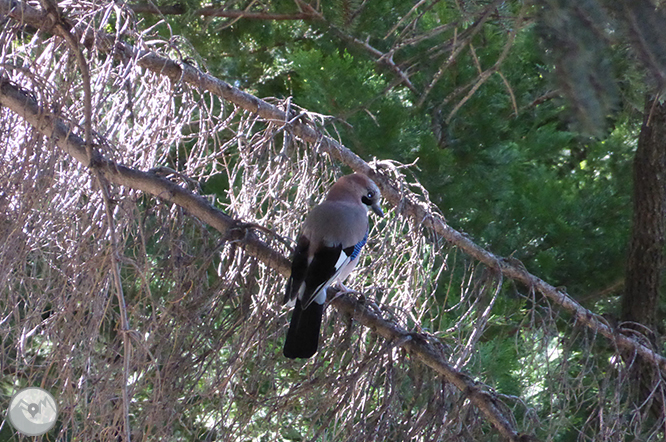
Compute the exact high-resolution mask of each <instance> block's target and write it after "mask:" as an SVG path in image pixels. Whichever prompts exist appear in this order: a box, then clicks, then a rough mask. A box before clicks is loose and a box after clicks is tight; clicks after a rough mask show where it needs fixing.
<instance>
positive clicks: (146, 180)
mask: <svg viewBox="0 0 666 442" xmlns="http://www.w3.org/2000/svg"><path fill="white" fill-rule="evenodd" d="M0 12H1V13H3V14H6V15H8V16H10V17H11V18H13V19H14V20H16V21H18V22H21V23H27V24H30V25H32V26H34V27H37V28H40V29H42V30H50V29H51V27H52V23H50V22H49V21H48V20H47V19H46V18H47V17H46V15H45V14H44V13H43V12H41V11H39V10H37V9H35V8H33V7H31V6H29V5H27V4H25V3H17V2H12V1H10V0H2V1H0ZM73 31H75V32H80V30H79V29H78V28H77V29H75V30H73ZM79 37H80V35H79ZM93 37H94V38H93ZM85 41H86V42H87V43H89V44H92V42H93V41H94V42H95V44H97V45H98V49H99V50H102V51H107V52H113V53H114V55H115V56H116V57H119V58H125V59H130V58H134V57H136V58H137V60H138V64H139V65H140V66H142V67H144V68H147V69H149V70H151V71H153V72H155V73H158V74H162V75H167V76H169V78H171V79H172V80H175V81H184V82H186V83H188V84H191V85H193V86H195V87H197V88H199V89H200V90H207V91H210V92H212V93H214V94H216V95H218V96H220V97H221V98H223V99H225V100H228V101H230V102H232V103H234V104H236V105H238V106H240V107H241V108H243V109H246V110H248V111H250V112H253V113H256V114H257V115H260V116H261V117H262V118H264V119H266V120H269V121H273V122H276V123H278V124H287V122H288V121H290V120H292V119H293V117H294V115H287V114H285V112H283V111H282V110H281V109H279V108H277V107H275V106H273V105H271V104H269V103H267V102H266V101H264V100H261V99H259V98H257V97H255V96H253V95H251V94H247V93H245V92H243V91H240V90H239V89H237V88H234V87H232V86H231V85H229V84H227V83H225V82H223V81H221V80H219V79H217V78H215V77H213V76H211V75H208V74H206V73H204V72H202V71H200V70H198V69H196V68H195V67H193V66H190V65H188V64H185V63H178V62H176V61H173V60H171V59H168V58H165V57H162V56H159V55H157V54H155V53H153V52H149V51H144V50H138V49H135V48H133V47H132V46H130V45H128V44H126V43H116V42H115V41H114V40H113V39H112V38H111V37H109V36H105V35H103V34H98V35H86V39H85ZM0 89H1V91H0V92H1V94H2V100H1V101H2V103H3V105H5V106H8V107H10V108H12V109H13V110H14V111H15V112H17V113H19V114H20V115H21V116H22V117H23V118H25V119H26V120H27V121H28V122H30V123H31V124H32V125H34V126H35V127H37V128H38V129H39V130H40V131H42V133H44V134H46V135H47V136H53V137H55V138H56V139H57V140H58V143H59V145H60V146H61V147H62V148H63V149H65V150H66V151H67V152H69V153H70V154H71V155H72V156H74V157H75V158H76V159H77V160H79V161H81V162H83V163H84V164H85V160H86V154H85V148H83V147H82V146H83V145H84V144H83V140H81V139H80V138H79V137H77V136H76V135H74V134H72V133H70V132H69V130H68V129H67V127H66V126H65V125H64V124H63V123H61V122H59V121H57V120H55V119H54V118H53V117H51V116H49V115H47V114H45V113H41V110H40V108H39V107H38V105H37V103H36V102H34V100H32V99H31V98H28V97H27V96H26V94H24V93H23V92H21V91H20V90H18V89H16V88H15V87H14V86H12V85H10V84H8V83H4V84H2V87H1V88H0ZM291 129H292V131H293V133H294V134H296V135H297V136H299V137H300V138H302V139H303V140H305V141H308V142H313V143H319V145H320V146H321V149H322V150H323V151H324V152H327V153H328V154H329V155H331V156H332V157H333V158H335V159H337V160H339V161H341V162H343V163H344V164H346V165H348V166H349V167H351V168H352V169H354V170H356V171H359V172H364V173H368V174H370V175H371V176H372V177H373V179H374V180H375V181H376V182H377V183H378V185H379V186H380V188H381V190H382V194H383V195H384V197H385V198H386V200H388V201H389V202H390V203H391V204H392V205H394V206H395V207H396V208H397V211H398V212H399V213H400V214H402V215H403V216H406V217H410V218H412V219H414V220H415V221H416V222H417V224H422V225H423V226H425V227H427V228H429V229H431V230H432V231H434V232H435V233H437V234H438V235H440V236H441V237H443V238H445V239H446V240H447V241H449V242H450V243H451V244H453V245H455V246H457V247H459V248H460V249H461V250H463V251H464V252H465V253H467V254H468V255H470V256H471V257H473V258H475V259H477V260H478V261H480V262H482V263H484V264H485V265H487V266H488V267H491V268H495V269H498V270H499V271H501V272H502V274H503V275H504V276H506V277H508V278H511V279H514V280H516V281H519V282H521V283H523V284H525V285H526V286H527V287H530V288H532V289H535V290H538V291H539V292H540V293H542V294H543V295H544V296H546V297H547V298H548V299H550V300H551V301H552V302H553V303H555V304H557V305H559V306H560V307H561V308H563V309H564V310H566V311H567V312H569V313H570V314H571V315H572V316H573V318H574V320H575V321H576V323H578V324H583V325H585V326H586V327H588V328H589V329H591V330H592V331H594V332H597V333H599V334H601V335H603V336H605V337H606V338H608V339H609V340H610V342H612V343H613V344H614V345H616V346H617V347H618V348H619V349H621V350H622V351H624V352H628V353H637V354H639V355H640V356H641V357H643V358H644V359H645V360H648V361H650V362H651V363H653V364H655V365H656V366H659V367H660V369H661V370H662V372H666V359H665V358H664V357H662V356H661V355H659V354H657V353H656V352H654V351H652V350H651V349H650V348H648V347H646V346H644V345H642V344H641V343H639V342H638V341H637V340H635V339H633V338H631V337H628V336H626V335H624V334H622V333H620V332H619V331H618V330H616V329H614V328H612V327H611V326H609V325H608V324H607V323H606V321H605V320H604V319H603V318H601V317H600V316H598V315H596V314H594V313H592V312H590V311H589V310H587V309H585V308H583V307H582V306H581V305H580V304H579V303H577V302H576V301H575V300H573V299H572V298H571V297H570V296H569V295H568V294H567V293H565V292H564V291H562V290H559V289H557V288H555V287H553V286H551V285H550V284H548V283H547V282H545V281H543V280H541V279H540V278H537V277H536V276H534V275H532V274H531V273H529V272H528V271H527V270H526V269H525V268H524V267H523V266H522V264H520V263H519V262H515V261H514V260H505V259H502V258H500V257H498V256H496V255H494V254H492V253H490V252H488V251H487V250H485V249H483V248H481V247H479V246H478V245H476V244H475V243H474V242H473V241H472V240H470V239H469V238H468V237H466V236H465V235H463V234H461V233H460V232H458V231H456V230H455V229H453V228H451V227H450V226H449V225H448V224H447V223H446V221H445V220H444V219H443V217H441V216H440V215H438V214H436V213H434V212H433V211H432V210H431V208H430V207H429V206H427V205H425V204H424V203H420V202H418V199H417V197H416V195H414V194H413V193H411V192H409V191H408V190H404V189H400V188H398V187H396V186H394V185H393V184H392V183H391V182H390V181H389V180H388V179H387V178H386V177H385V176H384V175H383V174H382V173H381V170H378V171H375V170H374V169H373V168H372V167H371V166H370V165H368V164H367V163H366V162H365V161H363V160H362V159H361V158H359V157H358V156H357V155H355V154H354V153H353V152H352V151H350V150H349V149H347V148H346V147H344V146H342V145H341V144H340V143H338V142H337V141H335V140H333V139H332V138H330V137H327V136H325V135H323V134H322V133H321V132H320V131H319V130H317V129H316V128H315V127H313V126H312V125H310V124H308V123H307V122H302V121H295V122H294V123H293V124H292V125H291ZM96 161H98V163H97V164H96V165H95V167H99V168H100V170H102V171H103V174H104V176H105V177H107V179H109V181H111V182H114V183H117V184H121V185H126V186H129V187H133V188H136V189H139V190H142V191H145V192H148V193H151V194H153V195H156V196H158V197H159V198H161V199H163V200H165V201H169V202H172V203H175V204H178V205H180V206H181V207H184V208H185V209H187V210H188V211H189V212H190V213H192V214H194V215H195V216H197V217H198V218H199V219H201V220H202V221H204V222H206V223H208V224H210V225H211V226H213V227H215V228H216V229H217V230H219V231H223V232H227V233H228V234H229V235H230V237H231V238H233V239H234V240H238V241H239V242H241V243H242V245H243V247H245V249H246V250H247V251H248V253H250V254H251V255H252V256H255V257H257V258H258V259H260V260H261V261H262V262H264V263H267V265H269V266H270V267H272V268H274V269H276V270H278V271H279V272H280V273H282V274H286V273H287V272H288V266H289V264H288V261H287V260H286V259H285V258H284V257H283V256H282V255H281V254H279V253H276V252H274V251H272V249H270V248H269V247H268V246H266V245H265V244H264V243H263V242H261V241H260V240H259V239H257V238H256V237H255V235H254V234H253V233H252V232H251V231H249V232H248V231H247V229H244V228H240V227H238V224H237V221H235V220H234V219H232V218H230V217H228V216H226V215H225V214H224V213H222V212H221V211H219V210H216V209H214V208H212V207H211V206H210V205H209V204H208V203H207V202H206V201H205V200H204V199H203V198H201V197H198V196H194V195H192V194H191V193H189V192H188V191H186V190H184V189H182V188H181V187H179V186H177V185H176V184H174V183H171V182H170V181H168V180H164V179H161V178H159V177H157V176H155V175H154V174H151V173H147V172H140V171H136V170H133V169H129V168H126V167H123V166H120V165H116V164H114V163H112V162H110V161H107V160H104V159H102V158H97V159H96ZM343 299H344V298H343ZM359 310H360V309H356V308H355V309H354V311H356V312H358V311H359ZM367 321H368V323H367V324H368V325H370V324H371V323H373V320H372V318H368V319H367ZM380 325H381V324H380ZM380 330H381V331H380ZM378 333H380V334H382V335H383V336H389V337H391V336H395V333H394V332H393V331H391V330H384V329H379V328H378ZM383 333H387V334H386V335H384V334H383ZM405 345H406V346H412V345H416V344H415V341H414V340H412V341H409V342H408V343H405ZM484 411H485V410H484ZM489 419H491V418H489Z"/></svg>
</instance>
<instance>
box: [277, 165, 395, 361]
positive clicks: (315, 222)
mask: <svg viewBox="0 0 666 442" xmlns="http://www.w3.org/2000/svg"><path fill="white" fill-rule="evenodd" d="M380 197H381V194H380V192H379V189H378V188H377V185H376V184H375V183H374V182H373V181H372V180H371V179H370V178H368V177H367V176H365V175H363V174H360V173H354V174H351V175H345V176H343V177H342V178H340V179H339V180H338V181H337V182H336V183H335V184H334V185H333V187H331V190H329V191H328V195H326V199H325V200H324V202H322V203H321V204H319V205H318V206H315V207H314V208H313V209H312V211H310V213H309V214H308V216H307V218H306V219H305V222H304V223H303V227H302V229H301V234H300V236H299V237H298V241H297V244H296V250H295V251H294V257H293V260H292V264H291V276H290V277H289V281H288V282H287V291H286V294H285V303H287V305H290V306H294V313H293V314H292V316H291V324H290V325H289V331H288V332H287V339H286V341H285V343H284V355H285V356H286V357H288V358H292V359H294V358H309V357H311V356H312V355H314V354H315V352H316V351H317V346H318V344H319V329H320V326H321V318H322V315H323V313H324V302H325V301H326V289H327V288H328V287H329V285H331V284H333V283H335V282H339V283H340V284H341V285H342V282H343V281H344V280H345V279H346V278H347V276H349V274H350V273H351V271H352V270H353V269H354V267H355V266H356V264H357V263H358V260H359V254H360V252H361V248H362V247H363V246H364V245H365V243H366V241H367V240H368V232H369V225H368V210H370V209H372V211H373V212H375V213H376V214H377V215H379V216H384V212H382V209H381V207H379V198H380ZM342 287H343V289H345V287H344V286H342Z"/></svg>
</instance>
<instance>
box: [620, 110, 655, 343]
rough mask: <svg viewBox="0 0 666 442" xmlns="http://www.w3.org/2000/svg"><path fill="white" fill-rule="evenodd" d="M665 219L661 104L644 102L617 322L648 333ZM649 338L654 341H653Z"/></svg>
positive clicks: (650, 326) (652, 327)
mask: <svg viewBox="0 0 666 442" xmlns="http://www.w3.org/2000/svg"><path fill="white" fill-rule="evenodd" d="M665 214H666V103H665V104H662V103H659V101H655V100H654V99H647V100H646V103H645V117H644V120H643V127H642V128H641V133H640V136H639V138H638V149H637V150H636V156H635V158H634V220H633V229H632V235H631V243H630V246H629V257H628V260H627V271H626V280H625V292H624V296H623V298H622V321H630V322H636V323H640V324H642V325H644V326H646V327H648V328H649V329H650V330H652V331H653V332H656V325H657V305H658V300H659V285H660V281H661V269H662V266H663V262H664V226H665V222H666V219H665ZM628 325H629V326H631V325H630V324H628ZM641 329H642V330H643V331H644V330H645V329H643V328H642V327H641ZM650 338H651V340H653V339H654V336H651V337H650Z"/></svg>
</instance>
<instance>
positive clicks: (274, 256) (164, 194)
mask: <svg viewBox="0 0 666 442" xmlns="http://www.w3.org/2000/svg"><path fill="white" fill-rule="evenodd" d="M0 105H2V106H6V107H7V108H9V109H11V110H12V111H13V112H15V113H16V114H18V115H20V116H21V117H22V118H24V119H25V120H26V121H27V122H28V123H30V124H31V125H32V126H34V127H35V128H37V129H38V130H39V131H40V132H41V133H42V134H43V135H44V136H47V137H49V136H50V137H52V138H53V139H55V140H56V143H57V145H58V146H59V147H60V148H61V149H63V150H64V151H66V152H67V153H69V154H70V155H72V156H73V157H74V158H76V159H77V160H78V161H80V162H81V163H83V164H87V163H88V155H87V152H86V147H85V141H84V140H82V139H81V138H80V137H78V136H77V135H75V134H73V133H72V132H71V130H70V129H69V128H68V127H67V126H66V125H65V124H64V123H63V122H62V121H60V120H58V119H57V118H55V117H54V116H53V115H50V114H49V113H48V112H47V111H46V110H45V108H49V106H43V105H42V106H40V105H39V104H38V103H36V102H35V101H34V99H32V98H31V97H30V96H29V94H27V93H26V92H24V91H22V90H20V89H19V88H18V87H16V86H14V85H12V84H11V83H10V82H8V81H1V82H0ZM92 167H93V168H94V169H95V170H96V171H98V172H99V173H101V174H102V175H103V176H104V177H105V178H106V179H107V180H108V181H110V182H113V183H115V184H118V185H122V186H126V187H131V188H134V189H138V190H141V191H144V192H147V193H150V194H152V195H154V196H156V197H158V198H160V199H162V200H165V201H168V202H171V203H174V204H177V205H179V206H180V207H183V208H185V209H187V210H188V211H189V212H190V213H191V214H192V215H194V216H196V217H198V218H199V219H201V220H202V221H204V222H206V223H208V224H210V225H211V226H213V227H215V228H216V229H217V230H218V231H220V233H222V234H223V236H224V237H225V238H231V237H235V238H237V240H238V242H239V243H241V244H242V245H243V247H244V248H245V249H246V250H247V251H248V253H249V254H250V255H252V256H255V257H256V258H257V259H259V260H260V261H262V262H264V263H265V264H266V265H267V266H269V267H271V268H273V269H275V270H277V271H278V272H280V273H281V274H283V275H285V276H286V275H288V273H289V270H290V265H289V262H288V260H286V259H285V258H284V257H282V256H281V255H280V254H279V253H278V252H276V251H274V250H272V249H271V248H269V247H268V246H266V245H265V244H263V243H262V242H261V241H259V240H258V239H256V238H254V237H253V234H252V232H249V231H247V230H246V229H244V228H242V227H241V226H242V223H241V222H240V221H238V220H234V219H232V218H230V217H229V216H227V215H226V214H225V213H223V212H222V211H220V210H217V209H215V208H214V207H212V206H211V205H210V204H208V203H207V202H206V201H205V200H203V199H202V198H201V197H199V196H197V195H195V194H193V193H191V192H190V191H188V190H186V189H183V188H181V187H180V186H177V185H176V184H174V183H172V182H170V181H169V180H167V179H164V178H160V177H158V176H156V175H154V174H151V173H148V172H141V171H137V170H134V169H131V168H128V167H125V166H123V165H120V164H116V163H114V162H113V161H110V160H108V159H105V158H103V157H102V156H101V155H100V154H96V155H95V158H94V161H93V162H92ZM334 305H336V307H338V308H339V309H340V310H342V311H345V312H347V313H348V314H350V315H352V316H353V317H354V318H355V319H356V320H358V321H359V322H360V323H361V324H363V325H365V326H367V327H370V328H371V329H372V330H374V331H375V332H376V333H378V334H379V335H381V336H382V337H384V338H386V339H389V340H394V341H398V342H400V343H401V346H402V347H403V348H405V349H406V350H407V351H409V352H410V354H412V355H415V356H416V357H417V358H418V359H419V360H421V361H422V362H423V363H424V364H426V365H428V366H429V367H431V368H433V369H434V370H435V371H437V372H438V373H439V374H441V375H442V376H443V377H444V378H445V379H446V380H447V381H448V382H451V383H452V384H453V385H455V386H456V387H457V388H458V389H459V390H460V391H461V392H463V394H465V395H466V396H467V397H469V399H470V401H471V402H472V403H473V404H474V405H475V406H476V407H478V408H479V409H480V410H481V411H482V412H483V414H484V415H485V416H486V418H487V419H488V420H489V421H490V422H491V423H492V424H493V425H494V426H495V428H496V429H497V430H498V431H499V432H500V433H501V434H502V435H503V436H504V437H505V438H506V439H507V440H510V441H514V442H517V441H519V440H521V439H520V435H519V434H518V433H517V432H516V431H515V429H514V428H513V425H512V424H511V422H510V421H509V420H508V419H506V418H505V417H504V415H503V413H502V412H501V410H499V408H498V407H497V405H496V401H497V399H496V398H495V397H494V396H493V395H491V394H490V393H488V392H485V391H484V390H483V389H481V388H480V387H479V386H477V385H476V384H475V382H474V381H473V380H472V379H471V378H470V377H469V376H467V375H465V374H464V373H462V372H460V371H457V370H455V369H454V368H453V367H451V366H450V365H449V364H448V363H447V362H446V361H445V359H444V357H443V355H442V352H441V351H439V350H438V349H437V348H436V347H435V346H434V345H432V344H430V343H429V342H428V341H427V340H426V339H425V337H424V336H421V335H418V334H416V333H408V332H407V331H406V330H404V329H401V328H400V327H398V326H397V325H395V324H393V323H391V322H389V321H386V320H384V319H383V318H381V317H380V316H379V315H377V314H375V313H373V312H371V311H370V310H368V309H367V308H363V306H362V305H361V303H359V302H358V301H356V300H355V299H353V298H352V297H350V296H347V295H345V296H341V297H339V298H338V299H337V300H335V301H334ZM126 339H127V338H126ZM127 429H128V430H129V428H128V427H127ZM128 440H129V439H128Z"/></svg>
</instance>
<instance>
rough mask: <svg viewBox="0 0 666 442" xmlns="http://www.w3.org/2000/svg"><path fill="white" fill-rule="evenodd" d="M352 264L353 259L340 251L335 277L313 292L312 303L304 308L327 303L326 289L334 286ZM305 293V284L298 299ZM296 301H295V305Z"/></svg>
mask: <svg viewBox="0 0 666 442" xmlns="http://www.w3.org/2000/svg"><path fill="white" fill-rule="evenodd" d="M350 262H351V257H350V256H348V255H347V254H346V253H345V251H344V250H340V257H339V258H338V261H337V262H336V263H335V273H334V274H333V276H331V277H330V278H329V279H328V280H327V281H326V282H324V283H322V284H319V286H318V287H317V288H316V289H315V290H314V292H312V298H310V301H309V302H308V303H307V304H303V308H308V306H309V305H310V304H312V302H313V301H314V302H316V303H317V304H319V305H321V304H323V303H324V302H326V289H327V288H328V286H329V285H331V284H333V283H334V282H335V281H336V280H337V279H338V277H339V276H340V273H342V271H343V270H344V269H345V267H347V266H348V265H349V263H350ZM304 291H305V284H303V286H302V289H301V290H299V292H298V297H299V299H300V298H301V297H302V296H303V292H304ZM295 302H296V301H294V303H295ZM301 302H303V299H301Z"/></svg>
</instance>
